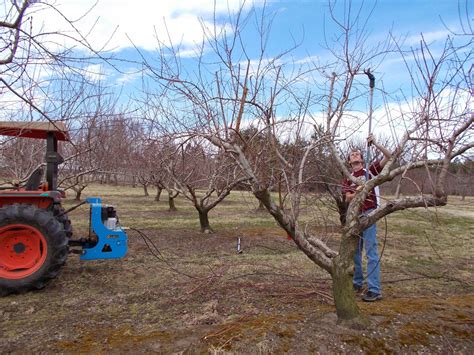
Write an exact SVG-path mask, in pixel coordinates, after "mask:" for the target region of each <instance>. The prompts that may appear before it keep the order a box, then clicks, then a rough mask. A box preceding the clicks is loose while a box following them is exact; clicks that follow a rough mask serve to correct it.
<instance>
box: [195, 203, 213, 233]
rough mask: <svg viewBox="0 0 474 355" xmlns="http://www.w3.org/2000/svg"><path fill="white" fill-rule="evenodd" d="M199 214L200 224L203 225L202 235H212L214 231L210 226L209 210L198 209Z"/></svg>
mask: <svg viewBox="0 0 474 355" xmlns="http://www.w3.org/2000/svg"><path fill="white" fill-rule="evenodd" d="M196 209H197V211H198V213H199V224H200V225H201V233H206V234H211V233H214V231H213V230H212V228H211V225H210V224H209V216H208V214H209V210H206V209H198V208H196Z"/></svg>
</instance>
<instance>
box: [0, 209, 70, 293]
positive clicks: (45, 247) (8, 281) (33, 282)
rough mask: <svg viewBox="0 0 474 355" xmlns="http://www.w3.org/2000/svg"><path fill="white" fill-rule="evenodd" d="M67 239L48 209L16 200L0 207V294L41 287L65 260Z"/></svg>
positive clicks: (62, 227) (53, 275)
mask: <svg viewBox="0 0 474 355" xmlns="http://www.w3.org/2000/svg"><path fill="white" fill-rule="evenodd" d="M68 242H69V240H68V236H67V233H66V231H65V227H64V225H63V224H62V223H61V222H59V221H58V219H57V218H56V217H55V216H54V213H53V212H52V211H48V210H45V209H41V208H38V207H36V206H34V205H20V204H15V205H9V206H4V207H2V208H0V296H6V295H8V294H11V293H24V292H27V291H30V290H38V289H42V288H43V287H45V286H46V285H47V283H48V282H49V281H51V280H52V279H54V278H55V277H56V276H57V275H58V273H59V271H60V269H61V267H62V266H63V265H64V264H65V262H66V259H67V256H68Z"/></svg>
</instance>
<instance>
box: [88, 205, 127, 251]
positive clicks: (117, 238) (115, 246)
mask: <svg viewBox="0 0 474 355" xmlns="http://www.w3.org/2000/svg"><path fill="white" fill-rule="evenodd" d="M86 202H87V203H88V204H90V206H91V229H92V231H93V232H94V233H95V235H96V236H97V243H94V244H85V245H83V249H82V255H81V256H80V259H81V260H95V259H116V258H122V257H124V256H125V254H126V253H127V250H128V246H127V241H128V237H127V234H126V233H125V231H124V230H123V229H122V228H121V227H120V226H118V225H117V223H116V222H117V218H116V215H115V209H113V207H111V206H104V205H102V203H101V199H100V198H99V197H88V198H86ZM107 209H110V211H112V213H109V215H107ZM104 212H105V213H104Z"/></svg>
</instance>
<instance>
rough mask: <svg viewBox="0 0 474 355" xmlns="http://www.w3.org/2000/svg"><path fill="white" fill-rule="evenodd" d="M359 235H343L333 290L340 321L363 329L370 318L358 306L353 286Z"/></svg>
mask: <svg viewBox="0 0 474 355" xmlns="http://www.w3.org/2000/svg"><path fill="white" fill-rule="evenodd" d="M358 240H359V237H358V236H353V235H347V234H343V235H342V240H341V245H340V248H339V255H338V256H336V257H335V258H334V259H333V262H332V263H333V267H332V270H331V276H332V292H333V296H334V303H335V305H336V313H337V319H338V323H340V324H342V325H344V326H348V327H350V328H356V329H363V328H366V327H367V326H368V324H369V320H368V318H367V317H366V316H365V315H364V314H362V313H361V311H360V309H359V306H357V302H356V298H355V294H354V290H353V286H352V277H353V265H354V264H353V257H354V253H355V251H356V248H357V244H358Z"/></svg>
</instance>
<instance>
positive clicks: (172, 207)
mask: <svg viewBox="0 0 474 355" xmlns="http://www.w3.org/2000/svg"><path fill="white" fill-rule="evenodd" d="M168 204H169V209H168V211H170V212H174V211H177V210H178V209H177V208H176V205H175V204H174V197H173V196H171V194H170V195H169V198H168Z"/></svg>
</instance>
